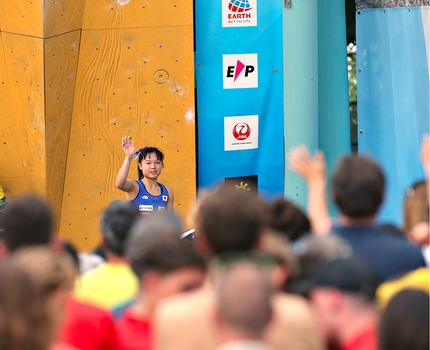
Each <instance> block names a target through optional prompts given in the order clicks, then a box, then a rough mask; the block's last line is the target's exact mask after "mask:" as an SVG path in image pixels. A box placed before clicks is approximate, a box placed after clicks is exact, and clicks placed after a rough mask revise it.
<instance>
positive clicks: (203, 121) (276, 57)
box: [195, 0, 284, 198]
mask: <svg viewBox="0 0 430 350" xmlns="http://www.w3.org/2000/svg"><path fill="white" fill-rule="evenodd" d="M195 18H196V22H195V23H196V24H195V31H196V79H197V81H196V86H197V94H196V95H197V133H198V134H197V137H198V146H197V150H198V159H197V164H198V171H197V174H198V186H199V187H211V186H215V185H219V184H222V183H227V184H232V185H234V186H236V188H240V189H244V190H252V191H254V190H258V193H259V194H261V195H263V196H266V197H268V198H271V197H274V196H283V191H284V148H283V74H282V1H278V0H264V1H260V0H196V5H195Z"/></svg>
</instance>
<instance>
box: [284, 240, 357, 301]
mask: <svg viewBox="0 0 430 350" xmlns="http://www.w3.org/2000/svg"><path fill="white" fill-rule="evenodd" d="M293 252H294V254H295V256H296V258H297V260H298V263H299V271H300V274H299V275H298V276H294V277H293V278H291V280H290V281H287V291H288V292H291V293H297V294H301V295H305V292H306V290H304V289H303V288H306V283H307V280H308V279H309V278H310V276H312V275H313V274H314V273H315V272H316V271H317V269H319V268H320V267H321V265H323V264H324V263H326V262H327V261H329V260H333V259H338V258H348V257H350V256H351V255H352V248H351V246H350V245H349V244H348V243H346V242H345V241H344V240H342V239H340V238H339V237H337V236H335V235H328V236H305V237H302V238H300V239H299V240H297V241H296V242H295V244H294V245H293Z"/></svg>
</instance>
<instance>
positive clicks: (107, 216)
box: [101, 200, 140, 256]
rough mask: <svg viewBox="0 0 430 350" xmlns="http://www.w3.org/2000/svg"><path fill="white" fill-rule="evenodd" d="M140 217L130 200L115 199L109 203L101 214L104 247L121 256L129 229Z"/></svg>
mask: <svg viewBox="0 0 430 350" xmlns="http://www.w3.org/2000/svg"><path fill="white" fill-rule="evenodd" d="M139 217H140V214H139V210H138V209H137V208H136V206H135V205H134V204H133V203H131V202H125V201H120V200H116V201H113V202H112V203H110V204H109V206H108V207H107V209H106V210H105V211H104V213H103V215H102V222H101V230H102V234H103V239H104V243H105V247H106V248H107V249H108V250H109V251H110V252H112V253H114V254H116V255H118V256H123V255H124V249H125V242H126V240H127V238H128V236H129V233H130V229H131V227H132V226H133V224H134V223H135V221H136V220H137V219H138V218H139Z"/></svg>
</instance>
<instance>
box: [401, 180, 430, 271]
mask: <svg viewBox="0 0 430 350" xmlns="http://www.w3.org/2000/svg"><path fill="white" fill-rule="evenodd" d="M403 231H404V232H405V233H406V235H407V236H408V238H409V239H410V240H411V241H412V242H415V243H417V244H419V245H420V246H421V247H422V250H423V254H424V257H425V258H426V261H427V265H429V263H430V248H429V244H430V242H429V240H430V237H429V235H430V224H429V198H428V189H427V182H426V181H420V182H417V183H415V184H414V185H413V186H412V187H410V188H408V190H407V191H406V198H405V200H404V201H403Z"/></svg>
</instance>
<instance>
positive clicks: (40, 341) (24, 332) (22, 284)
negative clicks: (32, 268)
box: [0, 262, 53, 350]
mask: <svg viewBox="0 0 430 350" xmlns="http://www.w3.org/2000/svg"><path fill="white" fill-rule="evenodd" d="M0 280H1V283H0V350H48V349H49V346H50V344H51V343H52V341H53V330H52V321H51V319H50V317H49V315H48V310H47V308H46V305H45V304H44V303H41V302H40V296H39V294H38V293H37V291H36V288H35V282H34V281H33V279H32V278H31V277H30V276H29V275H28V274H27V273H25V272H24V271H23V270H22V269H20V268H19V267H17V266H15V265H13V264H12V263H10V262H0Z"/></svg>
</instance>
